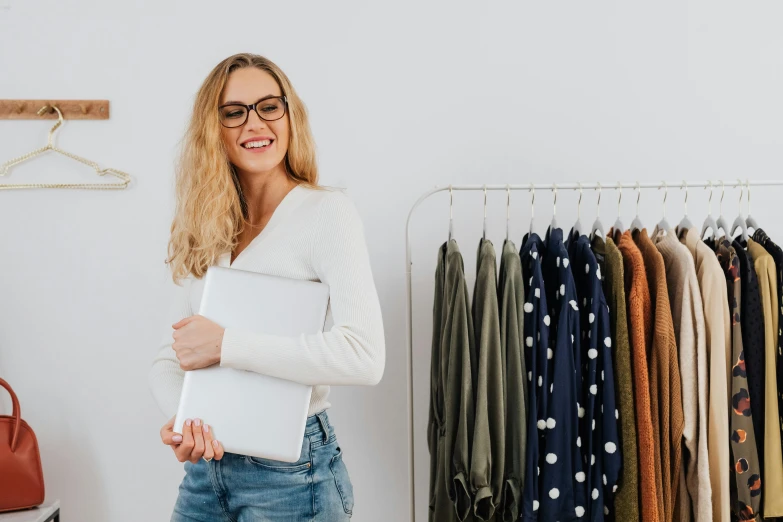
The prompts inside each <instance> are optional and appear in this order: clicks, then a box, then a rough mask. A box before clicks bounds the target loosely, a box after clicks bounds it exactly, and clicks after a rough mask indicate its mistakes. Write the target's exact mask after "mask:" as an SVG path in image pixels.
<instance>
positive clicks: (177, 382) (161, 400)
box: [148, 279, 193, 418]
mask: <svg viewBox="0 0 783 522" xmlns="http://www.w3.org/2000/svg"><path fill="white" fill-rule="evenodd" d="M189 295H190V279H186V280H185V281H184V282H183V284H182V286H180V285H176V292H175V296H174V298H173V299H172V300H171V304H170V305H169V313H168V320H169V321H168V323H167V325H166V329H165V330H166V333H165V335H164V336H163V338H162V339H161V343H160V345H159V349H158V354H157V356H156V357H155V360H154V361H153V363H152V368H150V372H149V374H148V381H149V386H150V389H151V390H152V395H153V396H154V397H155V401H156V402H157V403H158V408H160V411H162V412H163V414H164V415H165V416H166V418H171V417H173V416H174V415H176V414H177V408H178V407H179V396H180V394H181V392H182V382H183V380H184V379H185V371H184V370H183V369H182V368H180V366H179V360H178V359H177V354H176V353H175V352H174V350H173V349H172V348H171V345H172V344H173V342H174V339H173V337H172V333H173V332H174V329H173V328H172V327H171V325H172V324H174V323H176V322H177V321H179V320H180V319H183V318H185V317H190V316H191V315H193V311H192V309H191V306H190V299H189Z"/></svg>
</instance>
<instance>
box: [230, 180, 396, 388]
mask: <svg viewBox="0 0 783 522" xmlns="http://www.w3.org/2000/svg"><path fill="white" fill-rule="evenodd" d="M310 257H311V260H310V262H311V263H312V266H313V268H314V269H315V272H316V274H317V275H318V278H319V279H320V280H321V282H323V283H326V284H328V285H329V299H330V302H329V306H330V308H331V312H332V318H333V323H334V326H333V327H332V328H331V330H329V331H326V332H319V333H316V334H302V335H299V336H295V337H289V336H278V335H268V334H265V333H263V332H251V331H247V330H243V329H239V328H226V330H225V333H224V336H223V343H222V352H221V359H220V365H221V366H222V367H228V368H236V369H242V370H250V371H254V372H257V373H262V374H265V375H271V376H273V377H278V378H282V379H287V380H291V381H295V382H299V383H302V384H309V385H316V384H321V385H374V384H377V383H378V382H379V381H380V379H381V376H382V375H383V370H384V365H385V343H384V334H383V321H382V317H381V307H380V303H379V301H378V295H377V292H376V289H375V283H374V281H373V276H372V271H371V268H370V259H369V254H368V252H367V245H366V243H365V238H364V227H363V224H362V221H361V218H360V217H359V214H358V212H357V211H356V208H355V206H354V205H353V203H352V202H351V201H350V199H348V198H347V196H345V195H344V194H342V193H340V192H333V193H330V194H327V195H326V196H325V197H324V198H323V199H322V201H321V202H320V204H319V208H318V209H316V214H315V220H314V222H313V223H312V235H311V242H310Z"/></svg>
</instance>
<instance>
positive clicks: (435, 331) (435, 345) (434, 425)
mask: <svg viewBox="0 0 783 522" xmlns="http://www.w3.org/2000/svg"><path fill="white" fill-rule="evenodd" d="M446 248H447V245H446V243H444V244H443V245H442V246H441V247H440V248H439V249H438V261H437V265H436V268H435V291H434V298H433V305H432V353H431V361H430V408H429V416H428V420H427V448H428V449H429V452H430V483H429V486H430V487H429V508H430V513H431V514H435V506H436V503H437V501H438V500H440V501H441V502H444V501H445V500H448V499H447V498H445V497H446V495H447V493H446V490H445V482H444V481H445V476H444V475H445V473H443V472H442V471H440V469H441V468H443V462H442V459H441V458H440V457H442V455H443V451H442V448H440V449H439V445H440V441H441V434H442V432H443V427H444V423H443V386H442V381H441V375H440V368H441V349H440V347H441V337H442V328H443V297H444V296H443V290H444V289H443V279H444V276H445V273H444V268H445V256H446ZM438 496H443V497H444V498H440V499H438V498H437V497H438ZM447 505H448V504H447ZM448 507H449V508H450V507H451V506H448Z"/></svg>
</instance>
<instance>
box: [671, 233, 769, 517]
mask: <svg viewBox="0 0 783 522" xmlns="http://www.w3.org/2000/svg"><path fill="white" fill-rule="evenodd" d="M680 241H681V242H682V243H683V244H684V245H685V246H686V247H688V250H689V251H690V253H691V255H692V256H693V261H694V264H695V265H696V277H697V279H698V282H699V290H700V291H701V303H702V306H703V307H704V327H705V335H706V340H707V357H708V361H707V373H708V375H709V382H710V395H709V399H708V400H709V411H708V413H707V414H708V421H707V452H708V454H709V461H710V485H711V487H712V519H713V520H714V521H715V522H730V520H731V491H730V484H729V481H730V479H731V474H730V473H728V472H727V471H726V470H728V469H730V468H731V457H730V455H729V445H728V444H726V441H727V440H729V424H728V421H727V419H728V418H729V400H728V397H729V389H730V388H729V386H728V378H727V375H729V373H730V368H731V330H730V328H731V316H730V314H729V297H728V294H727V289H726V276H725V275H724V273H723V268H721V266H720V262H719V261H718V257H717V256H716V255H715V252H714V251H713V250H712V249H711V248H710V247H708V246H707V244H706V243H704V241H702V240H701V238H700V237H699V229H698V228H691V229H690V230H687V231H681V232H680ZM778 447H779V446H778Z"/></svg>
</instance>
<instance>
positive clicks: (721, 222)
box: [715, 180, 731, 239]
mask: <svg viewBox="0 0 783 522" xmlns="http://www.w3.org/2000/svg"><path fill="white" fill-rule="evenodd" d="M725 195H726V186H725V185H724V183H723V180H720V209H719V212H720V214H719V215H718V221H717V222H716V224H717V225H718V228H717V229H716V230H715V235H716V236H717V235H718V232H719V231H720V232H723V235H724V236H726V238H727V239H731V238H730V237H729V232H731V231H730V230H729V224H728V223H727V222H726V218H724V217H723V196H725Z"/></svg>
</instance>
